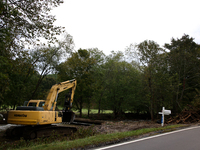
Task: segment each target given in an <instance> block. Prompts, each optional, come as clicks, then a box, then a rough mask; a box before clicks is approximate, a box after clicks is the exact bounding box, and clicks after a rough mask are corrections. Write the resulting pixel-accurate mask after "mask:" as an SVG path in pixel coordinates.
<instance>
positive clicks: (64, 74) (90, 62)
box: [57, 49, 99, 116]
mask: <svg viewBox="0 0 200 150" xmlns="http://www.w3.org/2000/svg"><path fill="white" fill-rule="evenodd" d="M98 59H99V50H98V49H89V50H86V49H79V50H78V51H77V52H74V53H72V56H71V57H69V58H68V59H67V60H66V61H65V62H63V63H61V64H60V65H59V66H58V67H57V70H58V75H59V78H60V80H69V79H73V78H75V79H76V80H77V88H76V94H75V99H74V103H75V105H76V107H77V108H78V110H79V111H80V116H82V108H83V104H84V103H85V104H88V105H89V104H90V100H91V97H92V88H91V86H92V83H93V82H94V78H93V76H92V74H93V69H92V68H93V67H94V66H95V65H96V64H97V63H98V61H99V60H98Z"/></svg>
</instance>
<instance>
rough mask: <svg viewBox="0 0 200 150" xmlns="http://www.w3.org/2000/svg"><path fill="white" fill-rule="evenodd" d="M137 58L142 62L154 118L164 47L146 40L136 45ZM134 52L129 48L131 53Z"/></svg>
mask: <svg viewBox="0 0 200 150" xmlns="http://www.w3.org/2000/svg"><path fill="white" fill-rule="evenodd" d="M134 50H135V52H134V53H133V54H134V57H136V59H135V60H137V61H138V63H139V64H140V67H139V68H140V70H141V71H142V72H143V84H144V94H145V95H146V99H147V100H148V101H149V105H148V107H149V111H150V114H151V119H152V120H154V114H155V108H156V107H155V104H156V99H157V98H156V91H157V90H156V73H157V72H158V64H159V62H160V59H159V58H161V57H160V54H161V53H163V52H164V51H163V49H162V48H160V46H159V45H158V44H157V43H156V42H154V41H151V40H145V41H143V42H141V43H140V44H138V45H135V47H134ZM130 52H132V51H131V48H129V53H130Z"/></svg>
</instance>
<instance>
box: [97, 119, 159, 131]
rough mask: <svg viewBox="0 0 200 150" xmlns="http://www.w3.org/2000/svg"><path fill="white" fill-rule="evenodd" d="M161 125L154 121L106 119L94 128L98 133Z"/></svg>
mask: <svg viewBox="0 0 200 150" xmlns="http://www.w3.org/2000/svg"><path fill="white" fill-rule="evenodd" d="M160 126H161V125H160V124H158V123H155V122H152V121H116V122H113V121H105V122H104V123H102V124H101V125H98V126H94V129H95V130H96V131H97V132H98V133H114V132H125V131H131V130H137V129H142V128H154V127H160Z"/></svg>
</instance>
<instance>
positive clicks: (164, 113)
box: [159, 107, 171, 126]
mask: <svg viewBox="0 0 200 150" xmlns="http://www.w3.org/2000/svg"><path fill="white" fill-rule="evenodd" d="M159 114H161V115H162V118H161V126H163V125H164V116H165V115H170V114H171V110H165V107H163V109H162V112H159Z"/></svg>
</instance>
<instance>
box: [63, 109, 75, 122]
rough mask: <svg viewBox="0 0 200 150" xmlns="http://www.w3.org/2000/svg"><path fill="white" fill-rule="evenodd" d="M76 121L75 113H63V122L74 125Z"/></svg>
mask: <svg viewBox="0 0 200 150" xmlns="http://www.w3.org/2000/svg"><path fill="white" fill-rule="evenodd" d="M74 119H75V113H74V112H73V111H66V112H63V117H62V122H67V123H72V122H74Z"/></svg>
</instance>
